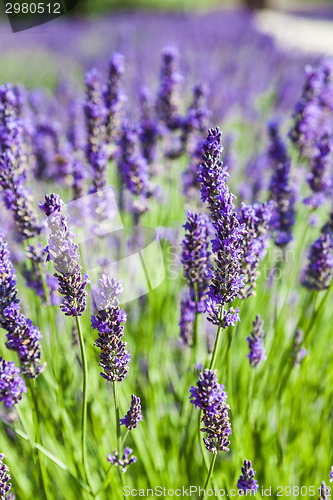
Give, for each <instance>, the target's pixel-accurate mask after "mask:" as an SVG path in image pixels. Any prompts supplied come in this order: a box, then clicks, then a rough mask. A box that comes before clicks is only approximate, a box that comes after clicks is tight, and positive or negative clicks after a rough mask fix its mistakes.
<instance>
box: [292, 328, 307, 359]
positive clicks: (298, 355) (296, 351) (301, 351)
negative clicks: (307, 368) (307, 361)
mask: <svg viewBox="0 0 333 500" xmlns="http://www.w3.org/2000/svg"><path fill="white" fill-rule="evenodd" d="M303 340H304V335H303V332H302V330H299V329H298V330H296V333H295V336H294V345H293V351H292V353H291V357H292V358H293V360H294V363H295V365H300V364H301V363H302V361H303V359H304V358H305V356H306V354H307V350H306V348H305V347H304V346H303V347H302V343H303Z"/></svg>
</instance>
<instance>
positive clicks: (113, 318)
mask: <svg viewBox="0 0 333 500" xmlns="http://www.w3.org/2000/svg"><path fill="white" fill-rule="evenodd" d="M110 283H111V286H110ZM99 290H100V292H99V293H100V294H101V295H103V294H105V292H106V291H107V290H109V291H110V295H109V296H108V297H106V299H105V300H106V302H105V304H106V305H107V307H106V309H104V310H102V311H99V312H98V314H96V315H94V316H92V317H91V326H92V328H93V329H97V330H98V339H97V340H96V342H95V346H97V347H99V348H100V349H101V353H100V355H99V361H100V362H99V366H101V367H102V368H103V370H104V373H103V372H102V373H101V376H102V377H103V378H104V379H105V380H108V381H109V382H116V381H117V382H121V381H122V380H123V379H124V378H125V377H126V375H127V373H128V370H129V366H128V364H129V362H130V361H131V358H130V356H129V354H128V351H127V343H126V342H124V341H123V340H121V337H123V335H124V333H123V331H124V326H123V324H124V323H125V322H126V319H127V314H126V313H125V311H124V310H123V309H121V308H120V307H119V301H118V297H119V295H120V294H121V291H122V288H121V286H120V285H118V286H114V282H108V278H107V277H106V276H102V278H101V279H100V280H99Z"/></svg>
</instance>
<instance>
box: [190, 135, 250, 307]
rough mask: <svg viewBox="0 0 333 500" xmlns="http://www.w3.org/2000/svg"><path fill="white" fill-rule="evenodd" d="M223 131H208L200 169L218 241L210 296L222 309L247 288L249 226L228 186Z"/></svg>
mask: <svg viewBox="0 0 333 500" xmlns="http://www.w3.org/2000/svg"><path fill="white" fill-rule="evenodd" d="M221 138H222V135H221V132H220V130H219V129H218V128H216V129H211V130H209V132H208V137H207V140H206V141H205V142H204V145H203V163H202V164H201V165H200V168H199V182H200V184H201V199H202V201H203V202H207V204H208V207H209V211H210V216H211V219H212V223H213V227H214V229H215V238H214V239H213V241H212V250H213V253H214V254H215V255H214V257H215V268H214V270H213V276H212V278H211V284H210V289H209V292H208V294H209V297H210V298H211V300H212V301H213V302H215V303H216V304H217V305H219V306H223V305H225V304H228V303H230V302H232V301H233V300H234V299H235V298H236V297H237V296H238V294H239V293H240V290H241V289H242V288H243V287H244V274H243V272H242V259H243V256H244V250H243V239H244V235H245V232H246V229H245V224H243V223H240V222H239V220H238V217H237V212H236V210H235V208H234V203H233V199H234V198H235V196H234V195H233V194H231V193H230V191H229V187H228V185H227V183H226V181H227V178H228V176H229V174H228V172H227V170H226V168H225V167H223V165H222V161H221V158H220V157H221V154H222V150H223V148H222V144H221Z"/></svg>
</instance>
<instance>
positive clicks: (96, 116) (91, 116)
mask: <svg viewBox="0 0 333 500" xmlns="http://www.w3.org/2000/svg"><path fill="white" fill-rule="evenodd" d="M85 83H86V103H85V106H84V113H85V117H86V126H87V132H88V143H87V149H86V155H87V160H88V163H89V164H90V165H91V167H92V169H93V182H92V186H91V188H90V192H91V193H95V192H97V191H99V190H101V189H103V188H104V187H105V184H106V178H105V170H106V166H107V162H108V152H107V149H106V127H105V119H106V116H107V110H106V107H105V104H104V100H103V91H102V84H101V81H100V74H99V73H98V71H97V70H95V69H92V70H90V71H89V72H88V73H87V74H86V78H85Z"/></svg>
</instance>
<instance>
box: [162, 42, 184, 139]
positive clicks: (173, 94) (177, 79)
mask: <svg viewBox="0 0 333 500" xmlns="http://www.w3.org/2000/svg"><path fill="white" fill-rule="evenodd" d="M178 63H179V53H178V49H177V48H176V47H175V46H172V45H168V46H166V47H165V48H164V49H163V52H162V65H161V73H160V88H159V91H158V97H157V102H156V111H157V115H158V117H159V120H160V121H161V123H162V124H164V125H165V126H166V127H167V128H168V129H170V130H174V129H177V128H179V126H180V125H181V118H180V116H179V104H180V95H179V87H180V83H181V81H182V77H181V75H180V73H179V72H178Z"/></svg>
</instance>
